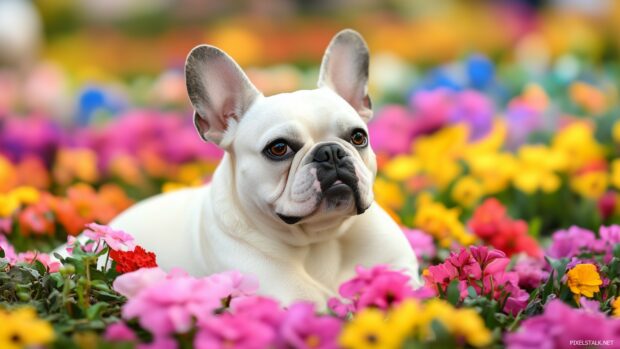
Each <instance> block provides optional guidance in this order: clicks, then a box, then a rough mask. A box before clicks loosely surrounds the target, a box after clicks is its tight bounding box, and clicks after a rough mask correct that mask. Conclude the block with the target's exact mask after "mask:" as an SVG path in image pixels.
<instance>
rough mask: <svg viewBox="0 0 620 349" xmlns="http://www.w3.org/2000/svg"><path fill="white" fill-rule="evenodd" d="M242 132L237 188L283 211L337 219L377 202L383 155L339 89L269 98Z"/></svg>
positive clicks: (290, 217)
mask: <svg viewBox="0 0 620 349" xmlns="http://www.w3.org/2000/svg"><path fill="white" fill-rule="evenodd" d="M236 132H237V136H236V137H235V140H234V142H233V152H234V154H235V159H236V163H237V166H236V171H237V176H238V177H237V178H243V180H242V181H238V182H237V189H238V192H239V194H240V196H241V197H246V198H251V197H254V199H258V200H259V201H258V202H255V204H256V205H258V206H260V208H261V209H263V210H269V211H272V212H273V215H274V217H277V219H280V220H282V221H283V222H285V223H288V224H295V223H297V222H300V221H302V220H305V221H306V222H307V221H312V220H313V219H315V220H318V219H326V218H328V217H330V218H331V219H333V218H334V217H337V216H346V215H353V214H360V213H363V212H364V211H365V210H366V209H367V208H368V207H369V206H370V204H371V203H372V201H373V195H372V183H373V182H374V176H375V172H376V162H375V155H374V153H373V152H372V149H371V148H370V146H369V145H368V136H367V134H368V131H367V128H366V124H365V122H364V121H363V120H362V119H361V118H360V117H359V115H358V114H357V112H356V111H355V110H354V109H353V108H352V107H351V106H350V105H349V104H348V103H347V102H346V101H344V100H343V99H342V98H341V97H340V96H338V95H337V94H336V93H334V92H333V91H332V90H330V89H327V88H322V89H317V90H310V91H297V92H294V93H290V94H280V95H275V96H272V97H267V98H262V99H260V100H258V101H257V102H256V104H255V105H254V106H252V108H251V109H250V110H249V111H248V113H247V114H246V116H244V120H243V122H241V123H239V125H238V127H237V130H236ZM255 194H258V195H255Z"/></svg>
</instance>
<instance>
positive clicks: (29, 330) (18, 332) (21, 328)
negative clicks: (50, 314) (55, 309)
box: [0, 308, 54, 349]
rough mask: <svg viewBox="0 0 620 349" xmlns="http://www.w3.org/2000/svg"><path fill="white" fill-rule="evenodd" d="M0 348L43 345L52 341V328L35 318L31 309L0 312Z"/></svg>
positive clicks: (9, 348) (16, 348) (17, 348)
mask: <svg viewBox="0 0 620 349" xmlns="http://www.w3.org/2000/svg"><path fill="white" fill-rule="evenodd" d="M0 323H1V324H2V326H0V348H3V349H20V348H24V347H29V346H38V345H44V344H47V343H49V342H51V341H52V340H53V339H54V330H53V329H52V326H51V325H50V324H49V323H48V322H47V321H44V320H41V319H39V318H37V315H36V313H35V311H34V309H32V308H20V309H17V310H13V311H11V312H7V311H4V310H0Z"/></svg>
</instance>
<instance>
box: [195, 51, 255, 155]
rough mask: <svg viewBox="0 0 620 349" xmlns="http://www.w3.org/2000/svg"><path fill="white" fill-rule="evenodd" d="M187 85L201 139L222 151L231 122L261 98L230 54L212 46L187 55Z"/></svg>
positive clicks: (236, 119) (225, 144)
mask: <svg viewBox="0 0 620 349" xmlns="http://www.w3.org/2000/svg"><path fill="white" fill-rule="evenodd" d="M185 84H186V87H187V94H188V95H189V99H190V101H191V103H192V106H193V107H194V110H195V112H194V124H195V125H196V129H197V130H198V133H200V137H202V139H204V140H205V141H210V142H213V143H215V144H217V145H219V146H221V147H223V148H226V147H227V143H228V142H226V140H225V138H226V137H225V134H226V131H227V129H228V128H229V126H230V125H231V121H232V120H235V121H239V119H240V118H241V117H242V116H243V114H244V113H245V112H246V111H247V110H248V108H249V107H250V106H251V105H252V103H253V102H254V101H255V100H256V98H257V97H259V96H261V93H260V92H259V91H258V90H257V89H256V87H254V85H253V84H252V83H251V82H250V80H249V79H248V77H247V76H246V75H245V73H244V72H243V70H241V67H239V65H238V64H237V63H236V62H235V61H234V60H233V59H232V58H230V56H229V55H227V54H226V53H225V52H224V51H222V50H220V49H219V48H217V47H213V46H209V45H200V46H196V47H195V48H194V49H192V51H191V52H190V53H189V55H188V56H187V60H186V61H185Z"/></svg>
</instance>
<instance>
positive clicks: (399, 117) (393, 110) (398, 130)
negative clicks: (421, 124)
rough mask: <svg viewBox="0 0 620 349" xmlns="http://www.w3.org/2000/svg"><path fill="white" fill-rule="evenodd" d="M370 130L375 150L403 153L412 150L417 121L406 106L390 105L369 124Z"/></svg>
mask: <svg viewBox="0 0 620 349" xmlns="http://www.w3.org/2000/svg"><path fill="white" fill-rule="evenodd" d="M368 131H369V135H370V144H372V148H373V149H374V150H375V152H377V153H380V152H384V153H387V154H391V155H394V154H402V153H406V152H408V151H409V150H410V147H411V141H412V139H413V136H414V133H415V123H414V121H413V118H412V117H411V115H410V113H409V111H408V110H407V109H406V108H403V107H402V106H399V105H389V106H386V107H384V108H383V109H381V110H380V111H379V113H378V115H377V117H376V118H374V119H373V120H372V122H370V123H369V124H368Z"/></svg>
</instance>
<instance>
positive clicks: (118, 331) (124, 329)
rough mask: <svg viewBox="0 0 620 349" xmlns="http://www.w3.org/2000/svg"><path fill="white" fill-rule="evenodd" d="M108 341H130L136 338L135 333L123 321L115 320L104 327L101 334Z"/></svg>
mask: <svg viewBox="0 0 620 349" xmlns="http://www.w3.org/2000/svg"><path fill="white" fill-rule="evenodd" d="M103 338H105V340H107V341H110V342H131V341H135V340H137V337H136V334H135V333H134V332H133V330H132V329H131V328H129V327H128V326H127V325H125V323H124V322H116V323H113V324H111V325H109V326H108V327H107V328H106V329H105V334H104V335H103Z"/></svg>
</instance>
